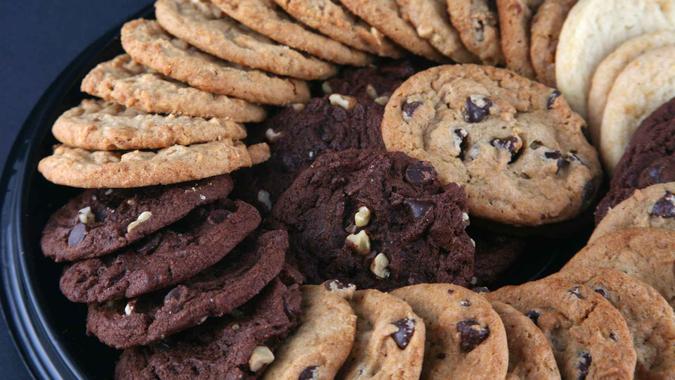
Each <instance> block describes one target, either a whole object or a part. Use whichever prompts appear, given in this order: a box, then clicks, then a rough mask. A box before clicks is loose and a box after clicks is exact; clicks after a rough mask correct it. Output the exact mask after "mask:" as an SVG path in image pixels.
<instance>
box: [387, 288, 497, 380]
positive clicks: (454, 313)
mask: <svg viewBox="0 0 675 380" xmlns="http://www.w3.org/2000/svg"><path fill="white" fill-rule="evenodd" d="M391 294H392V295H394V296H396V297H399V298H401V299H402V300H404V301H405V302H407V303H408V304H410V306H412V308H413V311H414V312H415V313H416V314H417V315H419V316H420V317H422V319H424V322H425V326H426V331H427V334H426V335H427V339H426V346H425V349H424V364H423V365H422V378H424V379H454V378H472V379H503V378H504V377H505V376H506V371H507V367H508V355H509V352H508V346H507V340H506V333H505V330H504V325H503V324H502V321H501V319H500V318H499V315H498V314H497V313H496V312H495V311H494V309H492V307H491V306H490V303H489V302H488V301H487V300H485V299H484V298H483V297H482V296H480V295H478V294H476V293H474V292H472V291H470V290H468V289H465V288H462V287H459V286H455V285H450V284H421V285H413V286H407V287H405V288H400V289H396V290H394V291H393V292H392V293H391Z"/></svg>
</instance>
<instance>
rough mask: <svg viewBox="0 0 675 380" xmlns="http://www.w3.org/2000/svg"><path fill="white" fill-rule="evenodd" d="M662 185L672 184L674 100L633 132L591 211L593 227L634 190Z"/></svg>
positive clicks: (674, 146)
mask: <svg viewBox="0 0 675 380" xmlns="http://www.w3.org/2000/svg"><path fill="white" fill-rule="evenodd" d="M666 182H675V98H673V99H671V100H670V101H669V102H667V103H666V104H664V105H662V106H661V107H659V108H658V109H657V110H656V111H655V112H654V113H652V114H651V115H650V116H648V117H647V118H646V119H645V120H644V121H643V122H642V123H641V124H640V127H638V129H637V130H635V133H634V134H633V137H632V138H631V140H630V143H629V144H628V146H627V147H626V150H625V151H624V153H623V156H622V157H621V160H619V163H618V164H617V165H616V168H615V169H614V175H613V176H612V181H611V183H610V188H609V192H608V193H607V194H605V196H604V198H603V199H602V200H601V201H600V203H599V204H598V206H597V208H596V210H595V222H596V224H598V223H600V221H601V220H602V218H604V217H605V215H606V214H607V211H609V209H611V208H613V207H615V206H616V205H618V204H619V203H621V201H623V200H624V199H626V198H628V197H629V196H630V195H631V194H632V193H633V191H634V190H635V189H643V188H645V187H648V186H651V185H655V184H657V183H666Z"/></svg>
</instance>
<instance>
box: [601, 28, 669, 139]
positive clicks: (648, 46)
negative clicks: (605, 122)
mask: <svg viewBox="0 0 675 380" xmlns="http://www.w3.org/2000/svg"><path fill="white" fill-rule="evenodd" d="M672 44H675V31H673V30H662V31H659V32H654V33H646V34H643V35H640V36H637V37H634V38H631V39H630V40H628V41H626V42H624V43H622V44H621V45H620V46H619V47H617V48H616V50H614V51H613V52H612V53H611V54H609V55H608V56H607V57H606V58H605V59H603V60H602V62H600V64H598V67H597V68H596V69H595V73H594V74H593V80H592V81H591V86H590V89H589V92H588V125H589V127H590V128H589V129H590V132H591V136H592V137H593V141H594V142H595V143H596V144H599V143H600V127H601V126H602V115H603V113H604V111H605V105H606V104H607V97H608V96H609V93H610V92H611V90H612V86H613V85H614V82H615V81H616V79H617V77H618V76H619V74H621V72H622V71H623V70H624V69H625V68H626V66H628V64H630V63H631V62H632V61H633V60H635V59H636V58H638V57H639V56H641V55H642V54H644V53H646V52H648V51H650V50H653V49H657V48H660V47H663V46H666V45H672Z"/></svg>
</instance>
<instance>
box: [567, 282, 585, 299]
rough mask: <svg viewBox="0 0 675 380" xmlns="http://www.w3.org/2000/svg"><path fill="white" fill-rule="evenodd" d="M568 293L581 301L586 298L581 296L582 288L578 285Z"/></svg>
mask: <svg viewBox="0 0 675 380" xmlns="http://www.w3.org/2000/svg"><path fill="white" fill-rule="evenodd" d="M568 292H569V293H570V294H571V295H573V296H575V297H577V298H579V299H584V296H583V295H582V294H581V287H580V286H578V285H576V286H573V287H572V288H571V289H569V290H568Z"/></svg>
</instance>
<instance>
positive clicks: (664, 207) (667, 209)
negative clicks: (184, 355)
mask: <svg viewBox="0 0 675 380" xmlns="http://www.w3.org/2000/svg"><path fill="white" fill-rule="evenodd" d="M649 215H651V216H656V217H659V218H672V217H675V195H673V193H671V192H670V191H666V194H665V195H664V196H663V197H661V199H659V200H658V201H656V203H654V206H652V210H651V211H650V212H649ZM69 242H70V241H69Z"/></svg>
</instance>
